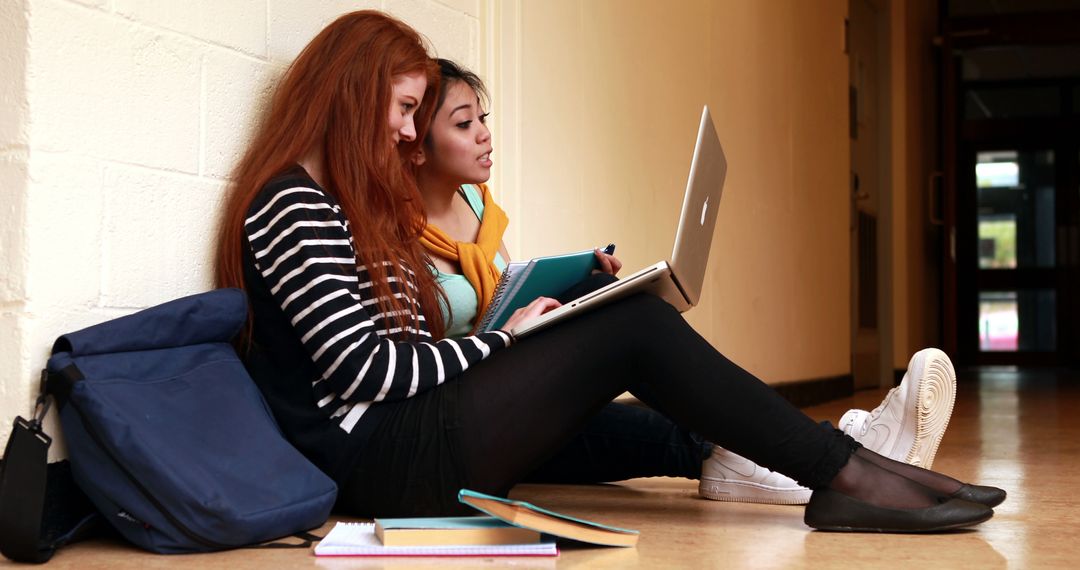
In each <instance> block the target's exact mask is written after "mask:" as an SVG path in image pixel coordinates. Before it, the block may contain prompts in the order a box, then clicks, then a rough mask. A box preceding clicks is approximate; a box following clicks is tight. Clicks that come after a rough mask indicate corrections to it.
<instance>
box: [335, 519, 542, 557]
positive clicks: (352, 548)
mask: <svg viewBox="0 0 1080 570" xmlns="http://www.w3.org/2000/svg"><path fill="white" fill-rule="evenodd" d="M545 538H546V537H545ZM547 540H548V541H547V542H538V543H534V544H497V545H469V546H383V545H382V543H380V542H379V539H378V538H376V537H375V525H374V524H373V523H348V522H339V523H337V524H336V525H334V528H333V529H331V530H330V532H329V533H327V535H326V538H324V539H322V541H320V542H319V544H318V545H316V546H315V555H316V556H558V554H559V549H558V547H556V546H555V542H554V539H547Z"/></svg>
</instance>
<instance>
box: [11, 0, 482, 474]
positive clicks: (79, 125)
mask: <svg viewBox="0 0 1080 570" xmlns="http://www.w3.org/2000/svg"><path fill="white" fill-rule="evenodd" d="M362 8H381V9H383V10H387V11H389V12H392V13H394V14H396V15H397V16H399V17H401V18H403V19H404V20H405V21H407V22H408V23H410V24H412V25H413V26H415V27H416V28H417V29H418V30H419V31H420V32H421V33H423V34H425V35H426V36H427V37H428V38H429V39H430V40H431V43H432V45H433V47H434V48H435V50H436V51H437V52H438V53H439V54H440V55H443V56H445V57H451V58H454V59H456V60H458V61H461V62H463V63H465V64H466V65H469V66H471V67H475V68H477V69H479V70H481V71H482V70H483V62H482V61H481V59H480V50H481V43H480V36H481V33H480V30H481V16H482V14H481V9H482V6H481V3H480V1H479V0H332V1H331V0H304V1H301V0H295V1H294V0H185V1H179V0H176V1H173V0H166V1H162V0H79V1H71V0H0V22H2V24H0V269H2V270H0V370H2V371H3V376H2V377H0V396H2V397H0V441H6V439H7V432H8V430H9V429H10V426H11V425H12V419H13V418H14V417H15V416H16V415H23V416H26V415H28V414H29V413H30V410H31V405H32V403H33V401H34V396H35V391H36V390H37V379H38V372H39V371H40V369H41V367H42V366H43V365H44V364H45V360H46V358H47V356H48V351H49V348H50V346H51V345H52V342H53V340H54V339H55V338H56V336H57V335H59V334H62V333H64V332H68V331H72V330H76V329H79V328H82V327H85V326H89V325H91V324H94V323H98V322H101V321H103V320H106V319H108V318H111V317H116V316H120V315H123V314H127V313H130V312H133V311H135V310H138V309H140V308H143V307H147V306H150V305H153V304H156V303H159V302H162V301H165V300H168V299H172V298H176V297H179V296H182V295H185V294H190V293H194V292H197V291H202V290H205V289H208V288H209V287H211V284H212V282H211V275H210V265H211V240H212V236H213V235H214V225H215V216H213V215H210V214H211V213H212V212H213V211H214V209H215V205H216V204H217V203H218V202H219V200H220V199H221V196H222V193H223V190H224V188H225V185H226V184H227V176H228V175H229V172H230V171H231V169H232V167H233V165H234V163H235V161H236V160H237V158H238V157H239V154H240V153H241V152H242V150H243V148H244V146H245V145H246V144H247V141H248V137H249V134H250V132H251V128H252V125H253V123H254V121H255V120H256V118H257V117H258V116H259V115H260V113H261V111H262V106H263V104H264V102H265V101H266V99H267V95H268V93H269V90H270V89H271V88H272V86H273V85H274V82H275V81H276V79H277V77H278V76H279V75H280V73H281V71H282V70H283V69H284V67H285V65H286V64H287V63H288V62H289V61H291V60H292V59H293V57H295V56H296V54H297V53H299V51H300V49H302V48H303V46H304V45H305V44H307V42H308V41H309V40H310V39H311V38H312V37H313V36H314V35H315V34H316V33H318V31H319V30H320V29H322V28H323V27H324V26H325V25H326V24H328V23H329V22H331V21H332V20H333V19H335V18H336V17H338V16H339V15H341V14H343V13H345V12H349V11H352V10H357V9H362ZM50 417H51V418H55V415H54V414H52V415H50ZM47 431H48V432H49V433H51V434H52V435H53V436H54V437H55V436H57V435H58V434H59V429H57V427H56V426H55V425H52V426H48V429H47ZM61 447H62V446H61V445H54V446H53V456H54V457H56V456H59V455H62V452H63V450H62V449H61Z"/></svg>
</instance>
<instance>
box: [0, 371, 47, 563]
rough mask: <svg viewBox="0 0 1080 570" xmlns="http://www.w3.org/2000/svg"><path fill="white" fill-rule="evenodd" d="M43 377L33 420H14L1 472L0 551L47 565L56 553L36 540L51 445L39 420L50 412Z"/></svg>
mask: <svg viewBox="0 0 1080 570" xmlns="http://www.w3.org/2000/svg"><path fill="white" fill-rule="evenodd" d="M45 378H46V373H45V372H44V371H43V372H42V387H41V392H40V394H39V395H38V399H37V404H36V406H35V410H34V418H33V419H32V420H27V419H25V418H23V417H21V416H19V417H16V418H15V425H14V427H12V430H11V437H9V438H8V442H7V447H6V448H5V449H4V468H3V471H2V472H0V552H2V553H3V555H4V556H6V557H8V558H10V559H11V560H15V561H18V562H32V563H42V562H47V561H48V560H49V559H50V558H52V555H53V553H54V552H55V551H56V549H55V547H54V546H49V545H45V546H42V545H41V544H40V540H39V538H40V536H41V519H42V517H43V514H44V511H45V483H46V481H47V468H48V462H49V446H50V445H52V438H50V437H49V436H48V435H46V434H45V432H44V431H43V430H42V429H41V420H42V419H43V418H44V417H45V414H46V413H48V411H49V403H48V399H47V398H46V396H45V389H44V381H45Z"/></svg>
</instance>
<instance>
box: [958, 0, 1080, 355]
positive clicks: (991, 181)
mask: <svg viewBox="0 0 1080 570" xmlns="http://www.w3.org/2000/svg"><path fill="white" fill-rule="evenodd" d="M1050 4H1053V3H1050ZM1076 4H1077V3H1076V2H1071V3H1064V2H1063V3H1060V4H1059V5H1057V6H1050V9H1051V10H1052V11H1048V12H1040V13H1025V12H1020V11H1019V10H1022V9H1023V6H1022V5H1019V4H1017V5H1012V4H1009V3H1006V4H1002V5H1000V6H998V7H997V8H995V9H997V10H999V12H998V13H990V14H983V13H975V14H972V13H967V12H963V13H955V11H956V10H957V9H961V8H962V9H963V10H972V9H974V8H972V7H971V6H970V5H968V4H955V5H953V8H952V9H953V10H954V12H953V13H950V14H948V15H947V17H946V20H945V21H946V25H945V34H944V37H943V45H944V50H943V53H944V58H943V59H944V61H943V68H944V70H945V76H944V78H943V81H944V84H945V89H944V100H943V107H944V113H945V116H946V125H947V134H946V143H945V158H944V164H945V168H946V181H947V182H946V184H947V188H948V189H949V190H950V191H949V193H948V197H949V198H948V200H947V203H946V214H947V223H948V224H949V226H950V227H949V230H950V232H951V235H952V240H950V241H951V243H950V246H951V247H950V248H949V250H948V251H946V252H945V256H944V257H945V272H946V279H945V283H946V287H945V291H944V297H945V299H944V301H945V306H946V315H949V314H952V315H955V319H954V322H952V323H951V326H947V327H946V335H945V336H946V341H947V343H948V344H951V345H952V346H953V347H954V352H955V353H956V354H957V356H958V360H959V361H960V363H962V364H972V365H1032V364H1035V365H1039V364H1045V365H1061V364H1078V363H1080V360H1078V359H1080V355H1078V350H1077V349H1078V348H1080V334H1078V326H1077V323H1080V303H1078V302H1077V300H1076V299H1074V297H1076V292H1077V291H1080V280H1078V277H1077V274H1078V271H1077V267H1078V266H1080V260H1078V258H1080V254H1078V251H1080V230H1078V228H1080V181H1078V172H1080V11H1077V10H1074V9H1073V6H1075V5H1076ZM1043 8H1046V7H1045V6H1044V7H1043ZM1054 8H1057V9H1056V10H1054ZM945 9H946V10H948V9H949V8H948V5H946V7H945ZM988 9H989V8H988ZM1000 10H1013V11H1010V12H1008V13H1002V12H1000ZM950 306H951V308H952V310H951V311H950V310H948V309H949V307H950Z"/></svg>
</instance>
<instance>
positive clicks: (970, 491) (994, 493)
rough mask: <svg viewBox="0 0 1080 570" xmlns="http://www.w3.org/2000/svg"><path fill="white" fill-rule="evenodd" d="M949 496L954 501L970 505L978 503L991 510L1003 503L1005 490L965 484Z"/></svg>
mask: <svg viewBox="0 0 1080 570" xmlns="http://www.w3.org/2000/svg"><path fill="white" fill-rule="evenodd" d="M949 496H950V497H952V498H954V499H962V500H965V501H971V502H972V503H979V504H980V505H986V506H988V507H991V508H993V507H996V506H998V505H1000V504H1001V503H1002V502H1004V501H1005V489H998V488H997V487H987V486H985V485H968V484H965V485H964V486H963V487H960V489H959V490H958V491H956V492H955V493H953V494H952V495H949Z"/></svg>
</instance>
